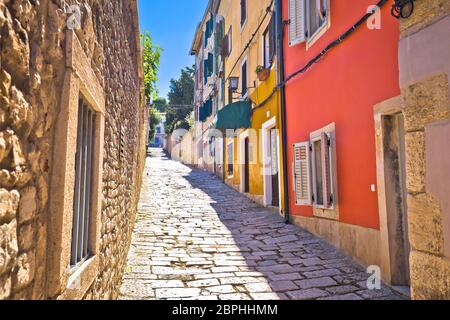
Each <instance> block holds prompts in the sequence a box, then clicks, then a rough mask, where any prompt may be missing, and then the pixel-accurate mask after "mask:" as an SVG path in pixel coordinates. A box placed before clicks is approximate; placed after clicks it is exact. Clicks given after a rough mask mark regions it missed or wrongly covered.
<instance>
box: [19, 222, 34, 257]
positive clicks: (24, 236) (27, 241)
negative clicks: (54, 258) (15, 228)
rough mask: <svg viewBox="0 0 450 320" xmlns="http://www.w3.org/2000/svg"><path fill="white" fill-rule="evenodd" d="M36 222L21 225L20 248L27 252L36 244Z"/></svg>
mask: <svg viewBox="0 0 450 320" xmlns="http://www.w3.org/2000/svg"><path fill="white" fill-rule="evenodd" d="M34 227H35V226H34V224H27V225H24V226H21V227H19V250H20V251H21V252H25V251H28V250H30V249H31V248H33V247H34V245H35V238H34V234H35V229H34Z"/></svg>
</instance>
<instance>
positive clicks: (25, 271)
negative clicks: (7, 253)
mask: <svg viewBox="0 0 450 320" xmlns="http://www.w3.org/2000/svg"><path fill="white" fill-rule="evenodd" d="M35 262H36V261H35V255H34V252H28V253H24V254H22V255H20V256H19V257H18V258H17V266H16V267H15V270H14V271H13V287H14V290H20V289H22V288H25V287H26V286H28V285H29V284H30V283H31V281H33V279H34V272H35V268H36V264H35Z"/></svg>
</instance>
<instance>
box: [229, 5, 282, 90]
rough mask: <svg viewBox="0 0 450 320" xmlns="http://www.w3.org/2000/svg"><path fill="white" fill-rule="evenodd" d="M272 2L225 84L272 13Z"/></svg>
mask: <svg viewBox="0 0 450 320" xmlns="http://www.w3.org/2000/svg"><path fill="white" fill-rule="evenodd" d="M273 1H274V0H272V1H271V2H270V4H269V6H268V7H267V8H266V13H265V14H264V17H263V18H262V19H261V21H260V22H259V25H258V27H257V28H256V30H255V32H254V33H253V34H252V36H251V38H250V40H249V41H248V42H247V44H246V45H245V47H244V49H243V50H242V52H241V54H240V55H239V57H238V58H237V59H236V61H235V63H234V65H233V67H232V68H231V70H230V73H229V74H228V77H227V78H226V79H225V82H227V81H228V80H229V79H230V77H231V75H232V74H233V71H234V69H235V68H236V66H237V65H238V63H239V62H240V61H241V58H242V57H243V56H244V54H245V52H246V51H247V49H248V48H250V45H251V44H252V42H253V40H254V39H255V37H256V36H257V35H258V32H259V29H261V27H262V26H263V24H264V20H266V18H267V16H268V15H269V14H271V13H272V12H273V11H272V6H273Z"/></svg>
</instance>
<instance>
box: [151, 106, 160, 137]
mask: <svg viewBox="0 0 450 320" xmlns="http://www.w3.org/2000/svg"><path fill="white" fill-rule="evenodd" d="M160 122H161V114H160V113H159V111H158V110H156V109H154V108H152V110H151V112H150V133H149V141H153V139H155V135H156V126H157V125H158V124H159V123H160Z"/></svg>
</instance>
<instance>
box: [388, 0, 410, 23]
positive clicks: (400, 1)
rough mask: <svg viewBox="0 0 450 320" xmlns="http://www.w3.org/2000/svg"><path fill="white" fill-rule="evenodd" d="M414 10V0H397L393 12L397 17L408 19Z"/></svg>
mask: <svg viewBox="0 0 450 320" xmlns="http://www.w3.org/2000/svg"><path fill="white" fill-rule="evenodd" d="M413 11H414V0H395V2H394V4H393V5H392V10H391V14H392V15H393V16H394V17H396V18H397V19H400V18H402V19H407V18H409V17H410V16H411V15H412V13H413Z"/></svg>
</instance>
